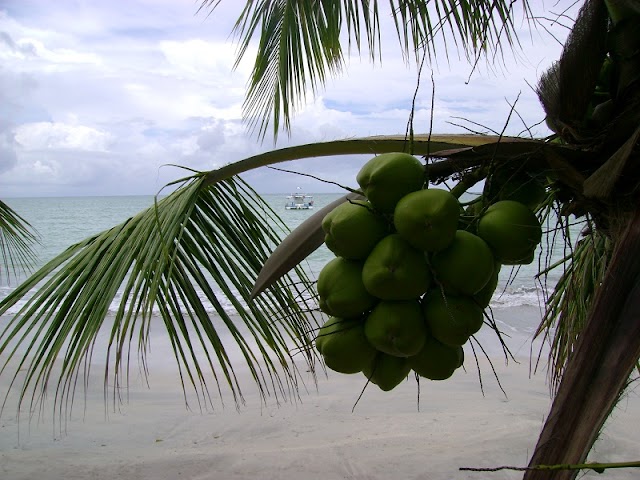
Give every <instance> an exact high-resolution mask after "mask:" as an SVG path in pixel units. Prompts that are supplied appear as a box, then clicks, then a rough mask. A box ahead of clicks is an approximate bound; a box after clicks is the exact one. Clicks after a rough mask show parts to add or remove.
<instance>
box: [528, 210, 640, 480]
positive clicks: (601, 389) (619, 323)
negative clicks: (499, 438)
mask: <svg viewBox="0 0 640 480" xmlns="http://www.w3.org/2000/svg"><path fill="white" fill-rule="evenodd" d="M639 357H640V208H639V209H638V210H636V212H635V214H634V215H633V217H632V218H631V219H630V221H629V223H628V225H627V228H626V230H625V232H624V233H623V234H622V236H621V237H620V240H619V242H618V246H617V248H616V250H615V252H614V255H613V258H612V261H611V264H610V267H609V270H608V272H607V275H606V277H605V280H604V282H603V285H602V287H601V289H600V291H599V294H598V297H597V298H596V300H595V302H594V305H593V308H592V310H591V315H590V318H589V321H588V323H587V325H586V327H585V330H584V331H583V333H582V334H581V336H580V339H579V343H578V346H577V347H576V351H575V352H574V354H573V356H572V357H571V359H570V360H569V363H568V365H567V369H566V371H565V374H564V376H563V378H562V381H561V383H560V387H559V389H558V393H557V395H556V398H555V399H554V402H553V405H552V407H551V411H550V413H549V417H548V418H547V421H546V423H545V425H544V428H543V430H542V433H541V434H540V437H539V438H538V444H537V445H536V449H535V451H534V453H533V456H532V457H531V461H530V462H529V466H534V465H554V464H566V463H571V464H577V463H582V462H584V461H585V459H586V457H587V454H588V453H589V451H590V450H591V447H592V446H593V443H594V442H595V440H596V438H597V436H598V433H599V432H600V429H601V428H602V426H603V424H604V422H605V420H606V419H607V417H608V416H609V413H610V412H611V410H612V408H613V407H614V406H615V404H616V401H617V400H618V397H619V395H620V392H621V391H622V390H623V388H624V386H625V385H626V382H627V381H628V379H629V376H630V374H631V372H632V370H633V368H634V366H635V365H636V362H637V360H638V358H639ZM577 474H578V471H554V472H550V471H528V472H527V473H525V475H524V480H542V479H544V480H569V479H574V478H575V477H576V475H577Z"/></svg>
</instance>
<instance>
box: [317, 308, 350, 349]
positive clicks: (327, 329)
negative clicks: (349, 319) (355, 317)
mask: <svg viewBox="0 0 640 480" xmlns="http://www.w3.org/2000/svg"><path fill="white" fill-rule="evenodd" d="M342 323H344V320H343V319H342V318H338V317H329V319H328V320H327V321H326V322H325V323H324V325H322V327H320V330H318V334H317V335H316V338H315V343H316V350H318V353H322V347H323V345H324V341H325V340H326V339H327V338H328V337H329V335H331V334H332V333H334V332H335V331H336V330H338V329H339V328H340V325H341V324H342Z"/></svg>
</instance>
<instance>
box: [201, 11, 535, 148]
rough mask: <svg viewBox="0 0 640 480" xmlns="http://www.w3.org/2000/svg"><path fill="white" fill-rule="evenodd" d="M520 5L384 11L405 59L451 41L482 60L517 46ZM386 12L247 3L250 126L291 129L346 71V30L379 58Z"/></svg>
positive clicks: (242, 30) (241, 23)
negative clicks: (311, 100) (309, 100)
mask: <svg viewBox="0 0 640 480" xmlns="http://www.w3.org/2000/svg"><path fill="white" fill-rule="evenodd" d="M220 3H222V0H202V3H201V6H200V9H204V10H208V11H209V12H210V13H213V12H215V9H216V7H217V6H218V5H219V4H220ZM515 3H520V4H521V10H522V11H523V14H524V15H525V16H526V15H527V13H528V12H529V6H528V3H527V1H526V0H521V1H520V2H516V1H507V0H461V1H455V2H454V1H450V0H434V1H430V2H426V1H424V0H390V1H389V3H388V10H386V11H383V14H385V15H386V16H387V18H389V19H391V18H392V19H393V22H394V24H395V28H396V33H397V40H398V41H399V44H400V47H401V49H402V51H403V53H404V55H405V57H406V58H407V59H409V58H410V57H415V58H416V60H418V59H419V58H421V57H422V55H425V54H426V55H428V56H429V57H434V58H435V57H436V56H437V54H438V53H439V52H440V53H444V54H447V50H448V48H449V45H450V44H453V45H455V49H456V50H458V51H463V52H464V53H465V54H466V55H467V57H468V58H469V59H470V60H471V61H472V62H477V60H478V59H479V58H480V56H481V55H487V56H488V57H489V58H493V57H495V56H496V55H499V54H501V53H503V44H504V43H506V46H507V47H508V48H509V49H511V48H513V47H514V45H516V44H517V36H516V26H515V24H514V10H513V7H514V4H515ZM382 9H383V7H380V6H379V4H378V1H377V0H322V1H308V2H301V1H297V0H250V1H247V2H245V4H244V7H243V8H242V10H241V12H240V14H239V16H238V19H237V21H236V23H235V25H234V28H233V31H234V33H235V34H236V36H237V37H238V39H239V50H238V56H237V61H236V65H237V63H238V62H240V60H241V59H242V58H243V57H244V56H245V55H246V53H247V51H248V49H249V45H250V44H251V42H252V40H254V39H256V38H258V41H259V44H258V52H257V55H256V57H255V63H254V66H253V72H252V74H251V78H250V81H249V87H248V91H247V96H246V99H245V102H244V108H243V113H244V117H245V119H246V120H247V122H248V124H249V126H250V127H251V128H252V129H255V130H257V132H258V134H259V136H261V137H264V136H265V135H266V134H267V132H268V130H269V126H270V125H271V130H272V132H273V136H274V138H277V136H278V132H279V130H280V127H281V126H284V128H285V130H287V131H289V130H290V128H291V117H292V114H293V111H294V110H295V108H296V107H297V106H299V105H300V103H301V102H303V101H304V100H305V98H306V96H307V95H308V94H310V93H312V94H315V93H316V91H317V90H318V89H319V88H320V87H322V86H323V85H324V84H325V82H326V79H327V77H328V76H329V75H335V74H337V73H339V72H340V71H341V70H342V68H343V66H344V49H343V48H342V42H343V39H342V34H343V31H345V30H346V37H347V41H348V45H349V47H351V46H355V48H356V50H357V51H358V52H359V53H360V52H361V51H362V49H364V43H366V46H367V48H368V52H369V56H370V59H371V60H372V61H373V60H375V59H376V57H379V56H381V50H380V46H381V42H382V40H383V39H382V38H381V28H380V17H381V10H382ZM383 19H384V17H383ZM365 40H366V41H365ZM438 42H440V43H438ZM441 50H443V51H441Z"/></svg>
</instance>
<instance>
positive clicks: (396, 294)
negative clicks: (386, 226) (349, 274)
mask: <svg viewBox="0 0 640 480" xmlns="http://www.w3.org/2000/svg"><path fill="white" fill-rule="evenodd" d="M362 281H363V283H364V287H365V288H366V290H367V291H368V292H369V293H370V294H371V295H373V296H375V297H377V298H380V299H382V300H412V299H415V298H418V297H419V296H420V295H422V294H423V293H425V292H426V291H427V289H428V288H429V285H430V284H431V271H430V270H429V265H428V264H427V259H426V258H425V255H424V252H422V251H420V250H417V249H415V248H413V247H412V246H411V245H410V244H409V243H408V242H407V241H406V240H405V239H404V238H402V237H401V236H400V235H399V234H397V233H395V234H392V235H388V236H386V237H384V238H383V239H382V240H380V241H379V242H378V244H377V245H376V246H375V247H374V248H373V250H372V251H371V253H370V254H369V256H368V257H367V259H366V260H365V262H364V266H363V268H362Z"/></svg>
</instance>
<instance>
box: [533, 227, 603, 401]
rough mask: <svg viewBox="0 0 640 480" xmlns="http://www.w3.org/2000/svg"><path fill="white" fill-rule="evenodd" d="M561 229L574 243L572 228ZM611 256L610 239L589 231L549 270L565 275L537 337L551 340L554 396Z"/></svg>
mask: <svg viewBox="0 0 640 480" xmlns="http://www.w3.org/2000/svg"><path fill="white" fill-rule="evenodd" d="M561 227H562V233H563V237H564V238H563V240H564V241H566V242H571V241H572V240H571V238H572V237H571V234H570V230H569V226H568V225H566V224H564V223H563V224H562V225H561ZM569 247H571V245H569ZM611 254H612V247H611V241H610V239H609V238H607V237H606V236H605V235H604V234H602V233H601V232H599V231H598V230H594V229H588V231H587V232H585V234H584V236H583V237H582V238H581V239H580V240H579V241H578V242H577V243H576V245H575V247H573V248H571V251H570V252H569V253H568V254H567V255H566V256H565V257H564V258H563V259H561V260H560V261H558V262H556V263H555V264H553V265H550V266H549V267H547V270H551V269H554V268H562V269H563V272H562V275H561V276H560V278H559V280H558V282H557V284H556V285H555V287H554V289H553V292H552V293H551V295H550V296H549V298H548V299H547V301H546V302H545V303H546V310H545V314H544V316H543V318H542V320H541V322H540V325H539V326H538V329H537V331H536V333H535V335H534V337H539V338H545V339H547V340H548V341H549V345H550V350H549V358H548V360H549V362H548V363H549V366H548V369H549V380H550V383H551V387H552V389H553V391H554V393H555V392H556V391H557V388H558V386H559V385H560V381H561V380H562V376H563V374H564V371H565V368H566V366H567V364H568V362H569V360H570V358H571V357H572V355H573V353H574V351H575V349H576V346H577V343H578V338H579V337H580V334H581V333H582V332H583V330H584V328H585V325H586V322H587V319H588V316H589V313H590V311H591V308H592V304H593V301H594V299H595V297H596V294H597V292H598V289H599V288H600V285H601V284H602V282H603V280H604V276H605V273H606V271H607V267H608V265H609V263H610V260H611Z"/></svg>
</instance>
